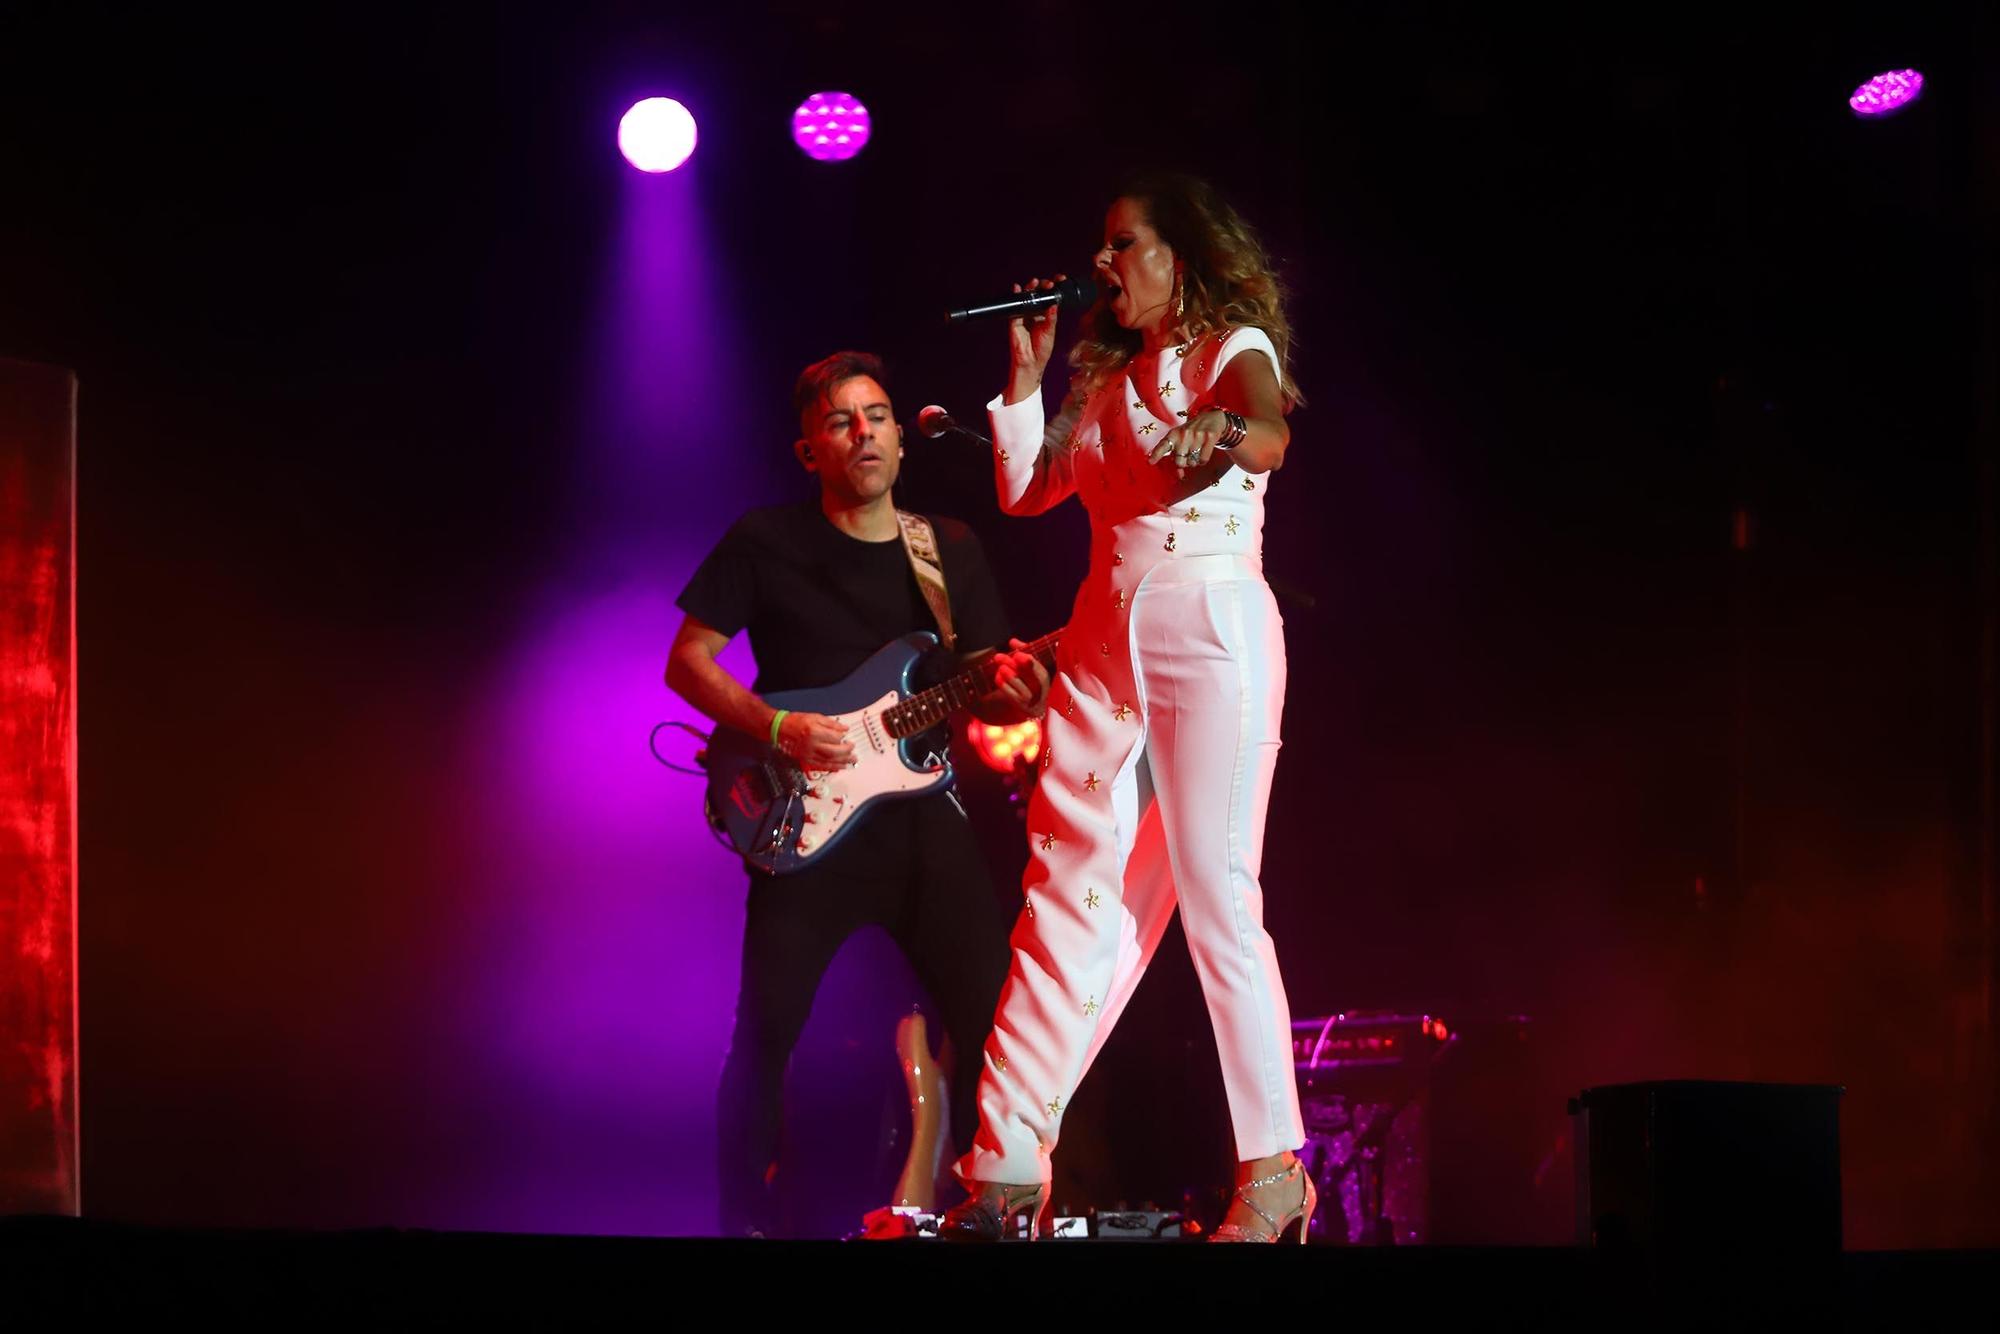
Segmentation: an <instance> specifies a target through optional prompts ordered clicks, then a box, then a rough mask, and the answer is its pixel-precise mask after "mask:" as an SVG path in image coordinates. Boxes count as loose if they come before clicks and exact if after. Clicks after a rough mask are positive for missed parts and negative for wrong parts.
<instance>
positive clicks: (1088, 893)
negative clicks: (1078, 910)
mask: <svg viewBox="0 0 2000 1334" xmlns="http://www.w3.org/2000/svg"><path fill="white" fill-rule="evenodd" d="M1102 902H1103V900H1102V899H1100V898H1098V897H1097V891H1096V890H1094V889H1086V890H1084V891H1083V906H1084V907H1086V908H1095V907H1096V906H1097V905H1098V904H1100V903H1102Z"/></svg>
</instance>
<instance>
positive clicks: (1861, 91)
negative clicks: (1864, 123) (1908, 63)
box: [1847, 69, 1924, 116]
mask: <svg viewBox="0 0 2000 1334" xmlns="http://www.w3.org/2000/svg"><path fill="white" fill-rule="evenodd" d="M1923 91H1924V76H1923V75H1921V74H1919V73H1918V72H1917V71H1915V70H1913V69H1902V70H1891V71H1890V72H1889V73H1887V74H1877V75H1876V76H1875V77H1874V78H1872V79H1870V80H1869V81H1868V82H1866V83H1864V84H1862V85H1861V86H1860V87H1859V88H1856V89H1855V90H1854V96H1852V97H1850V98H1848V99H1847V105H1849V106H1850V107H1853V108H1854V114H1855V115H1857V116H1889V115H1894V114H1895V113H1896V112H1898V111H1901V110H1902V109H1903V108H1904V107H1906V106H1908V105H1909V104H1910V103H1912V102H1914V101H1916V100H1917V98H1919V97H1920V96H1922V95H1923Z"/></svg>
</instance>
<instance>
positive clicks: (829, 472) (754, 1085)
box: [667, 352, 1048, 1236]
mask: <svg viewBox="0 0 2000 1334" xmlns="http://www.w3.org/2000/svg"><path fill="white" fill-rule="evenodd" d="M792 405H793V408H794V410H795V411H796V412H797V414H798V418H799V429H800V432H801V438H800V439H799V440H798V441H797V443H796V444H795V445H794V446H793V449H794V451H795V452H796V453H797V455H798V459H799V462H800V463H801V464H802V465H803V466H804V467H805V469H806V471H807V472H810V473H812V474H814V475H815V476H817V477H818V478H819V499H818V501H817V502H816V503H808V504H801V505H786V506H774V507H771V508H768V509H756V510H752V511H750V512H749V513H748V514H746V515H744V516H743V517H742V518H741V519H739V520H737V522H736V524H735V526H734V527H732V528H731V529H730V530H729V532H728V533H727V534H726V535H724V537H723V539H722V541H721V542H719V543H718V544H717V545H716V547H715V549H714V550H713V551H711V552H710V553H709V554H708V556H707V558H706V559H705V560H703V561H702V563H701V566H700V568H699V569H697V570H696V571H695V573H694V577H693V578H692V579H690V580H689V581H688V585H687V587H686V588H685V589H684V590H683V591H682V592H681V595H680V598H679V605H680V608H681V610H682V611H683V612H685V613H686V618H685V619H684V620H683V621H682V622H681V627H680V632H679V633H678V634H677V635H676V636H675V638H674V647H673V653H672V656H671V657H670V658H669V660H668V663H667V684H668V685H669V686H670V687H672V689H673V690H674V691H676V692H677V693H678V694H680V695H681V696H682V697H683V698H684V699H686V700H687V701H688V702H689V703H690V704H692V705H694V707H695V708H697V709H699V710H701V711H702V712H703V713H704V714H706V715H708V716H709V717H710V718H713V719H714V720H715V721H717V722H718V723H722V724H724V725H725V726H728V727H732V728H734V729H736V730H737V731H739V732H743V733H748V734H750V735H752V736H758V737H765V738H770V739H773V740H774V741H775V743H776V744H777V745H778V746H780V747H781V748H782V749H783V750H784V752H785V754H786V755H788V756H790V757H791V758H792V759H793V760H794V761H795V762H796V763H798V764H799V765H800V766H802V767H803V768H805V769H806V770H807V771H808V772H809V773H810V772H812V771H815V770H837V769H840V768H842V767H844V766H846V765H848V764H850V763H852V762H853V761H854V759H855V755H854V751H853V748H852V746H851V745H850V744H849V742H848V740H847V738H846V736H845V734H844V732H843V730H842V728H841V726H840V725H839V724H838V723H836V722H835V721H834V720H833V719H831V718H828V717H826V716H824V715H821V714H815V713H784V712H781V711H780V710H777V709H774V708H773V707H772V706H771V705H769V704H767V703H765V702H764V700H763V699H762V698H761V696H763V695H766V694H771V693H774V692H779V691H785V690H796V689H804V688H808V687H818V686H826V685H831V684H833V683H835V682H838V681H840V680H841V679H842V678H844V677H845V676H847V675H848V674H849V673H850V672H852V671H854V670H855V668H857V667H859V666H860V665H861V664H862V663H863V662H864V661H866V660H867V659H868V658H869V657H870V656H871V655H873V654H874V653H875V652H876V650H878V649H880V648H881V647H882V646H883V645H884V644H886V643H888V642H889V641H890V640H893V639H897V638H899V637H901V636H904V635H907V634H909V633H910V632H912V631H916V630H929V631H932V632H934V633H942V634H943V635H944V637H945V638H946V639H947V640H950V639H952V638H954V636H953V635H952V634H951V633H950V632H951V631H953V630H955V631H956V635H955V640H956V644H955V648H956V649H957V650H958V652H957V654H956V656H952V657H946V658H945V660H944V661H945V664H946V669H947V670H949V669H953V668H956V666H957V664H958V663H959V661H961V660H970V659H975V658H982V657H987V656H989V654H987V653H981V652H965V651H964V650H965V649H967V648H968V647H971V648H977V649H983V650H990V649H992V648H993V647H994V646H997V645H998V644H1000V642H1001V640H1002V638H1003V636H1004V635H1005V633H1006V614H1005V612H1004V610H1003V609H1002V607H1001V604H1000V597H999V592H998V590H997V589H996V588H995V587H994V583H993V576H992V573H991V571H990V570H989V569H988V568H987V564H986V557H985V554H984V552H983V551H982V550H981V548H980V545H979V540H978V538H976V537H975V536H974V535H973V533H972V531H971V530H970V529H969V528H967V527H966V526H965V525H964V524H962V523H958V522H956V521H954V520H951V519H932V520H928V521H921V520H920V521H918V522H917V523H916V524H914V525H909V526H911V527H912V528H913V531H911V532H908V533H906V532H905V527H906V524H907V522H908V517H909V516H904V517H903V518H899V517H898V515H897V511H896V508H895V505H894V502H893V500H892V499H891V496H890V489H891V487H893V486H894V485H895V482H896V474H897V472H898V470H899V465H900V462H901V459H902V457H903V433H902V429H901V428H900V427H899V426H897V425H896V421H895V415H894V413H893V412H892V411H891V409H890V406H889V395H888V393H887V391H885V390H884V389H883V388H882V363H881V362H880V360H878V359H877V358H875V357H873V356H870V355H868V354H866V353H860V352H836V353H834V354H833V355H832V356H830V357H827V358H826V359H825V360H823V361H819V362H815V363H814V364H813V365H811V366H808V367H806V369H805V370H804V371H803V372H802V373H801V374H800V376H799V379H798V383H797V385H796V386H795V387H794V389H793V391H792ZM939 569H941V570H942V576H943V578H942V590H941V591H942V594H943V595H944V596H943V597H940V596H939V594H940V589H939V587H938V586H937V584H938V580H937V572H938V570H939ZM926 579H929V580H930V581H931V582H932V584H933V587H932V588H931V589H930V590H929V591H926V589H925V588H924V586H923V584H924V581H925V580H926ZM937 602H942V604H943V608H942V609H943V615H942V616H941V615H940V614H939V608H938V607H937V606H936V605H934V604H935V603H937ZM947 622H948V624H947ZM746 630H747V631H748V632H749V635H750V649H751V653H752V655H753V656H754V657H755V659H756V662H757V680H756V684H755V685H754V686H753V687H752V688H751V689H749V690H746V689H744V688H743V686H742V685H740V684H739V683H738V682H737V681H736V680H735V679H734V678H732V677H731V676H730V675H729V674H728V673H727V672H725V671H724V670H723V669H722V668H721V667H720V666H719V665H718V664H717V663H716V660H715V659H716V655H717V654H718V653H720V652H721V651H722V648H723V646H724V645H725V644H727V643H728V642H729V640H730V639H731V637H732V636H734V635H735V634H737V633H738V632H739V631H746ZM1022 648H1023V646H1022V645H1021V644H1020V642H1019V641H1018V640H1016V641H1012V642H1011V647H1010V648H1009V649H1001V650H999V651H998V652H995V653H991V654H990V657H991V658H992V662H991V664H990V665H991V668H992V671H993V677H994V685H993V688H992V689H991V690H990V691H989V692H988V693H986V694H985V695H984V696H983V697H981V698H980V699H979V701H978V702H977V703H976V704H975V705H974V706H973V712H974V713H975V714H977V715H978V716H979V717H981V718H983V719H985V720H987V721H989V722H1014V721H1019V720H1020V719H1022V718H1024V717H1030V716H1039V714H1040V712H1041V710H1042V706H1043V700H1044V698H1045V696H1046V692H1047V689H1048V674H1047V673H1046V672H1045V671H1044V670H1043V669H1042V666H1041V664H1040V663H1038V662H1037V661H1036V660H1035V658H1034V656H1033V655H1032V654H1031V653H1027V652H1023V651H1021V650H1022ZM937 749H939V750H942V749H943V744H942V742H941V741H940V743H939V745H938V747H937ZM870 925H873V926H880V927H882V928H883V929H884V930H886V931H887V932H888V933H889V934H890V936H891V937H892V938H894V940H895V941H896V943H897V945H898V946H899V947H901V949H902V951H903V954H904V956H905V957H906V958H908V959H909V961H910V963H911V965H912V967H913V968H914V969H915V970H916V973H917V976H918V978H919V979H921V980H922V982H923V984H924V986H925V988H926V989H927V990H928V991H929V992H930V995H931V997H932V999H933V1000H934V1001H935V1002H936V1003H937V1007H938V1010H939V1012H940V1016H941V1018H942V1019H943V1021H944V1026H945V1030H946V1032H947V1033H948V1034H949V1035H950V1038H951V1044H952V1048H953V1051H954V1056H955V1061H954V1064H955V1068H954V1069H953V1071H952V1072H951V1112H952V1129H953V1135H954V1137H955V1138H956V1139H957V1141H958V1143H959V1146H960V1147H961V1148H963V1147H965V1146H967V1145H969V1144H970V1143H971V1136H972V1132H973V1129H974V1127H975V1125H976V1122H977V1108H976V1107H975V1106H974V1103H973V1094H974V1090H975V1088H976V1087H977V1083H978V1078H979V1072H980V1060H981V1056H980V1053H981V1050H982V1048H983V1047H984V1045H985V1039H986V1033H987V1030H988V1029H989V1028H990V1027H991V1025H992V1020H993V1010H994V1006H995V1003H996V1002H997V1001H998V999H999V995H1000V985H1001V983H1002V981H1003V980H1005V978H1006V974H1007V965H1008V957H1009V954H1008V945H1007V935H1008V929H1009V921H1008V919H1007V917H1006V916H1005V915H1004V914H1003V913H1002V910H1001V908H1000V905H999V903H998V902H997V901H996V899H995V896H994V893H993V888H992V883H991V881H990V880H989V878H988V875H987V870H986V865H985V863H984V861H983V860H982V859H981V857H980V853H979V849H978V847H977V845H976V843H975V841H974V838H973V833H972V830H971V829H970V827H969V826H968V825H967V823H966V819H965V815H964V813H963V811H962V810H961V809H960V808H959V806H958V803H957V800H956V798H955V797H954V796H953V794H952V793H951V792H949V791H948V790H940V791H938V792H936V793H934V794H931V795H928V796H921V797H915V798H911V799H908V800H901V801H888V802H882V803H879V804H878V805H876V806H875V807H873V808H872V809H870V810H869V811H868V812H867V814H866V815H865V817H863V818H861V819H860V821H859V823H858V824H856V825H855V826H854V827H853V828H851V829H850V830H849V831H848V832H847V833H845V834H844V835H843V837H842V839H841V841H840V842H838V843H837V844H835V845H833V846H831V847H829V848H828V849H827V850H826V852H825V854H824V855H823V856H821V857H819V858H817V859H815V860H813V861H812V862H811V863H810V864H808V865H806V866H803V867H801V868H799V869H797V870H795V871H792V872H790V873H789V874H785V875H767V874H764V873H762V872H760V871H757V870H755V869H754V868H753V869H751V872H750V893H749V904H748V914H747V919H746V921H745V925H744V932H743V973H742V983H741V988H740V990H739V992H738V994H737V1000H736V1028H735V1032H734V1035H733V1036H732V1037H731V1039H730V1043H729V1056H728V1059H727V1061H726V1062H725V1063H724V1065H723V1071H722V1084H721V1087H720V1089H719V1090H718V1092H717V1095H716V1103H717V1118H718V1123H719V1124H718V1143H717V1158H718V1168H719V1176H720V1187H721V1199H720V1216H721V1226H722V1231H723V1234H724V1235H726V1236H744V1235H769V1234H770V1233H771V1232H772V1231H773V1229H774V1226H775V1223H776V1219H775V1217H774V1208H773V1206H774V1202H775V1191H774V1189H773V1188H774V1186H775V1184H776V1180H777V1171H778V1164H777V1158H778V1147H779V1137H780V1129H781V1104H782V1098H783V1084H784V1073H785V1066H786V1063H787V1062H788V1061H789V1060H790V1058H791V1052H792V1047H793V1046H794V1044H796V1043H797V1041H798V1037H799V1033H800V1031H801V1030H802V1029H803V1028H804V1027H805V1022H806V1016H807V1014H808V1012H809V1011H810V1010H811V1008H812V998H813V992H814V991H815V990H817V988H818V986H819V981H820V978H821V976H823V975H824V973H825V972H826V968H827V965H828V964H829V963H831V962H832V960H833V956H834V954H835V952H836V951H838V950H839V948H840V946H841V944H842V942H844V941H845V940H846V939H847V938H848V937H849V936H850V935H852V934H853V933H854V932H855V931H856V930H857V929H859V928H861V927H864V926H870ZM804 1147H805V1148H807V1149H808V1150H809V1151H818V1152H826V1151H828V1148H827V1147H826V1146H821V1145H816V1144H813V1143H811V1141H810V1140H808V1141H807V1143H806V1145H805V1146H804Z"/></svg>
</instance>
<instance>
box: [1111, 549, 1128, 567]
mask: <svg viewBox="0 0 2000 1334" xmlns="http://www.w3.org/2000/svg"><path fill="white" fill-rule="evenodd" d="M1111 563H1112V564H1113V565H1123V564H1124V563H1125V553H1124V552H1122V551H1114V552H1112V553H1111Z"/></svg>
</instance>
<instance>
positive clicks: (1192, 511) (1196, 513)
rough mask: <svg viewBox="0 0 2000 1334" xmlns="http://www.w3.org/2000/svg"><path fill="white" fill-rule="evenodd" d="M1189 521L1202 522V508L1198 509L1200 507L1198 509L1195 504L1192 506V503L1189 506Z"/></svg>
mask: <svg viewBox="0 0 2000 1334" xmlns="http://www.w3.org/2000/svg"><path fill="white" fill-rule="evenodd" d="M1187 521H1188V522H1189V523H1200V522H1201V511H1200V510H1198V509H1196V508H1195V507H1194V506H1192V505H1190V506H1188V512H1187Z"/></svg>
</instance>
